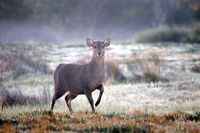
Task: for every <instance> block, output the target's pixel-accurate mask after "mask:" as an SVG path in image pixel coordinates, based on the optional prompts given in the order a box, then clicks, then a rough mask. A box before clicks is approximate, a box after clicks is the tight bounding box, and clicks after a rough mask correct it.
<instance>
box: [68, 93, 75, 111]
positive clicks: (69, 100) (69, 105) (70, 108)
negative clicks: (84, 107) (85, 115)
mask: <svg viewBox="0 0 200 133" xmlns="http://www.w3.org/2000/svg"><path fill="white" fill-rule="evenodd" d="M76 97H77V95H75V94H72V93H69V94H68V95H67V96H66V97H65V101H66V104H67V107H68V109H69V111H70V112H71V113H73V110H72V106H71V101H72V100H73V99H74V98H76Z"/></svg>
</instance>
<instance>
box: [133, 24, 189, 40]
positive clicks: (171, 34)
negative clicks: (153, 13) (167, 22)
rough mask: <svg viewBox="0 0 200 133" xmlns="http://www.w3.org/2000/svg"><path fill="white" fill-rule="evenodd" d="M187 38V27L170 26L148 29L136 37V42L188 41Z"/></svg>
mask: <svg viewBox="0 0 200 133" xmlns="http://www.w3.org/2000/svg"><path fill="white" fill-rule="evenodd" d="M187 40H188V30H187V29H185V28H180V27H170V26H160V27H157V28H152V29H148V30H145V31H143V32H141V33H140V34H139V35H138V36H137V37H136V42H138V43H158V42H187Z"/></svg>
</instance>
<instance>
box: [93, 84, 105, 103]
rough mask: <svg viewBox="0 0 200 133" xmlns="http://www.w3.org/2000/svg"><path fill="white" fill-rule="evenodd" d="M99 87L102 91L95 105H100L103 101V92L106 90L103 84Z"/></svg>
mask: <svg viewBox="0 0 200 133" xmlns="http://www.w3.org/2000/svg"><path fill="white" fill-rule="evenodd" d="M97 89H98V90H100V93H99V97H98V99H97V101H96V103H95V106H98V105H99V103H100V101H101V97H102V95H103V92H104V87H103V85H100V86H98V87H97Z"/></svg>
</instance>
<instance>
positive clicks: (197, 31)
mask: <svg viewBox="0 0 200 133" xmlns="http://www.w3.org/2000/svg"><path fill="white" fill-rule="evenodd" d="M189 42H191V43H200V23H196V24H194V25H193V26H192V28H191V30H190V32H189Z"/></svg>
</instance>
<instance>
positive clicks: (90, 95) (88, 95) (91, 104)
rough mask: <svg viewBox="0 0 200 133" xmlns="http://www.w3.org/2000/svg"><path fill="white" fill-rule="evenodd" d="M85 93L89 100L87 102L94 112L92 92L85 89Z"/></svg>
mask: <svg viewBox="0 0 200 133" xmlns="http://www.w3.org/2000/svg"><path fill="white" fill-rule="evenodd" d="M85 95H86V97H87V99H88V101H89V103H90V106H91V108H92V111H93V112H95V109H94V102H93V98H92V93H91V92H89V91H86V92H85Z"/></svg>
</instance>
